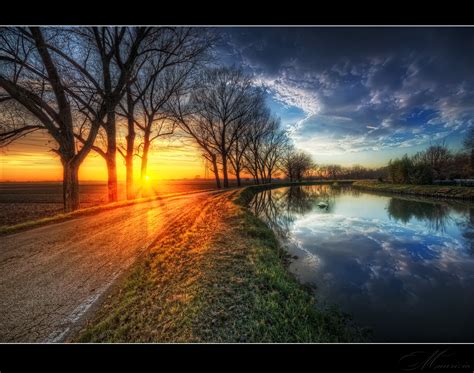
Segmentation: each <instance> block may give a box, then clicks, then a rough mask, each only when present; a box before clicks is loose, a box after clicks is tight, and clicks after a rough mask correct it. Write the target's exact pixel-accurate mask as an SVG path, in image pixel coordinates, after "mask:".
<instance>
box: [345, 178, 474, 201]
mask: <svg viewBox="0 0 474 373" xmlns="http://www.w3.org/2000/svg"><path fill="white" fill-rule="evenodd" d="M352 186H353V187H354V188H358V189H363V190H368V191H374V192H384V193H397V194H406V195H416V196H425V197H435V198H455V199H463V200H470V201H473V200H474V188H470V187H463V186H440V185H410V184H390V183H381V182H379V181H374V180H360V181H356V182H354V183H353V184H352Z"/></svg>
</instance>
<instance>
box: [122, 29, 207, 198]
mask: <svg viewBox="0 0 474 373" xmlns="http://www.w3.org/2000/svg"><path fill="white" fill-rule="evenodd" d="M150 39H151V41H150V43H149V44H150V45H151V46H153V48H150V51H149V52H148V53H147V54H146V55H143V58H142V61H141V63H140V64H139V65H138V67H137V69H136V71H135V74H134V75H133V76H131V77H130V79H129V81H128V82H127V86H126V96H125V100H124V102H123V103H122V104H121V105H120V107H121V112H119V114H121V115H124V116H125V117H126V118H127V136H126V146H125V147H120V146H119V148H118V151H119V153H120V154H121V155H122V156H123V157H124V158H125V163H126V170H127V172H126V174H127V176H126V178H127V198H133V197H134V193H133V157H134V155H138V156H139V157H140V158H141V160H142V162H141V178H142V181H143V179H144V178H145V175H146V173H147V166H148V153H149V149H150V147H151V145H152V143H153V141H154V140H156V139H158V138H162V137H165V136H170V135H171V134H173V132H174V129H175V127H176V121H175V120H174V119H173V118H171V116H170V112H169V110H168V108H167V106H168V102H169V101H170V99H171V98H172V97H173V95H176V94H177V95H180V94H185V92H186V89H187V88H188V87H187V86H186V85H187V84H189V80H190V77H191V76H192V74H193V72H194V71H195V70H196V67H197V66H199V64H201V63H203V61H205V60H206V57H207V53H206V52H207V51H208V49H209V48H210V47H211V46H212V43H213V40H214V39H213V37H212V35H210V34H209V33H208V32H206V30H204V31H203V30H197V29H192V28H176V27H162V28H157V29H155V30H154V33H153V34H152V36H151V37H150ZM136 129H138V130H139V133H138V134H139V136H140V138H141V140H142V141H141V143H140V144H139V146H138V149H136V148H135V144H134V142H135V138H136V135H137V134H136Z"/></svg>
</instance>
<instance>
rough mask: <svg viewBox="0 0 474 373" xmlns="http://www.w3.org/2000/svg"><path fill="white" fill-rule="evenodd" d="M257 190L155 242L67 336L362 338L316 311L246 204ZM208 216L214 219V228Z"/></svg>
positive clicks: (345, 322) (340, 319)
mask: <svg viewBox="0 0 474 373" xmlns="http://www.w3.org/2000/svg"><path fill="white" fill-rule="evenodd" d="M279 186H282V185H279ZM275 187H278V186H275ZM263 188H265V186H254V187H247V188H245V189H243V190H239V191H235V192H234V193H232V197H228V196H226V197H225V200H224V197H222V200H220V201H219V202H218V203H217V202H216V204H215V205H212V206H211V207H210V208H209V211H207V212H206V213H205V214H204V215H203V216H204V219H203V221H202V224H199V223H198V224H196V223H194V224H192V227H191V228H188V227H182V231H181V232H173V234H172V235H171V236H170V237H169V238H165V239H164V241H163V242H160V243H158V244H157V247H156V248H154V249H152V250H151V252H150V253H149V254H148V255H146V257H145V258H144V259H143V260H142V261H140V262H139V263H138V264H137V265H135V266H134V268H133V270H132V271H131V272H130V274H129V275H128V276H127V277H126V278H125V279H124V281H123V282H122V283H121V284H119V285H118V287H117V288H116V289H115V290H114V291H113V293H112V294H111V295H110V296H109V298H108V300H107V301H106V302H105V303H104V305H103V306H102V307H101V309H100V310H99V311H98V313H97V314H96V316H95V317H94V318H93V319H92V320H91V321H90V322H89V323H88V324H87V325H86V327H85V328H84V329H83V330H82V331H81V332H80V333H79V334H78V335H77V336H76V337H75V338H74V339H73V341H79V342H352V341H364V340H366V334H365V333H363V332H362V330H361V329H359V328H357V327H355V326H353V325H352V324H351V322H350V320H349V319H348V318H347V316H346V315H343V314H341V313H340V312H338V311H337V310H335V309H324V310H323V309H320V308H318V307H317V305H316V301H315V297H314V296H313V295H312V294H311V292H310V290H309V289H307V288H306V287H304V286H302V285H301V284H300V283H299V282H298V281H297V280H296V279H295V278H294V276H293V275H292V274H290V273H289V271H288V268H287V264H288V263H287V254H286V253H285V251H284V250H283V249H282V248H281V247H280V245H279V243H278V241H277V239H276V237H275V235H274V233H273V231H272V230H270V229H269V228H268V227H267V225H266V224H265V223H263V222H262V221H261V220H259V219H258V218H257V217H256V216H255V215H253V214H252V213H251V212H250V210H249V209H248V207H247V204H248V202H249V201H250V199H251V197H252V196H253V195H254V194H255V193H256V192H258V191H260V190H262V189H263ZM213 222H221V223H220V225H219V226H218V227H217V228H218V229H214V228H216V227H215V226H214V225H215V224H218V223H213ZM211 232H212V233H211ZM178 233H180V234H179V235H178ZM206 235H210V236H208V237H207V239H203V237H206Z"/></svg>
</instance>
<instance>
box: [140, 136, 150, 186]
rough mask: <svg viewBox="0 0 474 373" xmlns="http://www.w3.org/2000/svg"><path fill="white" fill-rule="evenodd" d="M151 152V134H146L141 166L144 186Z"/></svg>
mask: <svg viewBox="0 0 474 373" xmlns="http://www.w3.org/2000/svg"><path fill="white" fill-rule="evenodd" d="M149 151H150V134H149V133H145V138H144V142H143V154H142V165H141V174H140V176H141V179H142V184H143V183H144V182H145V181H146V175H147V170H148V153H149Z"/></svg>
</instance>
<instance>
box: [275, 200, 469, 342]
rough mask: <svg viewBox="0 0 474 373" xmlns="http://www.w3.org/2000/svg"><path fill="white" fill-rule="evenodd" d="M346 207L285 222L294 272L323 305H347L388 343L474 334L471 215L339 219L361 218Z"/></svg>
mask: <svg viewBox="0 0 474 373" xmlns="http://www.w3.org/2000/svg"><path fill="white" fill-rule="evenodd" d="M371 197H372V196H371ZM360 198H363V196H361V197H360ZM385 199H387V198H386V197H385ZM371 201H372V202H373V199H372V200H371ZM280 202H281V201H280ZM360 202H361V201H360V200H359V201H358V203H360ZM410 202H411V201H410ZM344 203H350V200H348V199H345V200H344V201H343V200H342V199H339V200H338V199H337V198H336V199H335V200H334V201H333V206H332V210H331V213H329V214H321V212H320V211H318V210H317V209H314V208H313V210H311V211H306V212H305V213H304V214H298V215H294V214H289V215H290V216H291V217H292V218H290V219H287V220H286V221H287V222H289V224H288V225H287V227H286V229H287V230H288V233H289V234H288V237H290V238H291V240H292V241H293V242H294V243H295V246H297V250H299V252H300V253H301V257H300V259H298V260H297V261H295V262H294V263H293V264H292V267H293V269H296V271H297V273H298V276H299V278H300V279H301V280H302V281H303V282H308V283H313V284H316V286H317V288H318V294H319V297H318V298H319V299H325V300H327V301H328V302H330V303H336V304H339V305H341V306H342V307H343V309H345V310H346V311H348V312H350V313H352V314H354V315H356V316H357V317H358V318H359V319H361V320H362V321H364V320H365V321H366V322H367V324H371V325H373V326H375V327H376V328H379V330H382V331H383V332H382V334H383V333H385V335H392V336H394V335H396V334H397V333H402V332H401V330H406V329H407V328H411V330H412V331H413V333H415V334H416V333H422V334H423V333H425V332H426V333H428V334H429V333H434V334H433V335H434V336H436V335H438V334H436V333H437V332H436V328H438V329H439V328H441V327H443V326H444V327H445V329H446V330H447V331H446V333H448V332H449V333H451V334H452V335H455V333H459V335H461V334H462V333H463V330H464V329H463V328H464V327H463V323H468V325H470V326H471V327H474V325H473V321H471V318H470V317H469V319H467V316H466V315H467V314H470V315H472V312H473V311H474V299H473V297H471V296H466V294H472V290H473V289H474V256H473V255H472V253H471V252H470V251H469V248H470V245H471V244H472V237H469V234H468V233H467V234H466V232H467V231H468V229H472V221H471V222H469V220H468V217H469V214H467V213H466V210H462V209H461V208H458V209H457V210H455V211H452V210H450V209H449V208H448V207H446V206H444V207H442V208H439V207H430V206H424V205H423V206H421V207H420V206H417V207H415V210H414V211H415V213H414V214H413V213H410V212H405V211H403V209H404V208H408V209H412V208H414V205H413V204H412V203H405V202H403V203H401V204H397V203H395V207H394V208H395V209H396V213H398V214H399V216H403V217H404V219H401V218H399V219H391V218H390V217H392V218H393V216H388V217H387V216H386V217H385V218H384V217H383V216H381V215H380V213H379V211H378V212H377V213H376V214H374V216H375V217H371V216H370V211H364V212H363V213H361V214H360V215H361V216H357V213H354V215H355V216H345V215H343V214H341V213H339V212H343V211H351V212H353V211H354V210H353V208H352V209H351V208H346V207H345V206H344ZM308 204H309V202H308V201H306V202H305V206H307V205H308ZM338 204H339V205H338ZM381 205H383V204H382V203H380V204H379V207H380V206H381ZM373 206H376V204H374V205H373ZM282 210H283V211H286V212H288V209H285V208H284V207H282ZM389 213H390V211H387V214H389ZM471 214H472V212H471ZM446 217H448V218H447V219H446ZM430 219H433V221H435V223H436V224H434V225H433V224H432V225H430V222H431V221H432V220H430ZM440 219H441V220H440ZM298 256H300V255H298ZM447 305H449V307H448V306H447ZM451 315H452V316H454V318H451V319H450V316H451ZM447 319H449V320H447ZM387 320H389V321H387ZM388 322H389V324H390V325H389V324H387V323H388ZM433 327H434V328H435V329H434V330H433V331H431V330H428V329H429V328H433ZM398 329H400V330H398ZM425 329H427V331H424V330H425ZM449 333H448V334H449ZM453 333H454V334H453ZM428 334H426V335H428ZM451 334H450V335H451ZM406 335H407V334H406V332H405V336H406ZM418 335H420V334H418ZM446 335H447V334H446ZM394 338H395V337H394ZM395 339H396V338H395Z"/></svg>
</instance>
